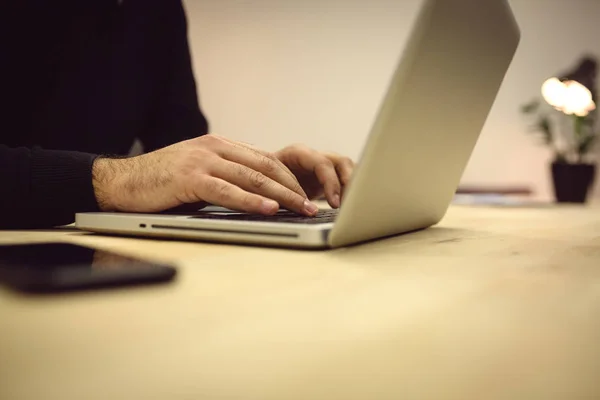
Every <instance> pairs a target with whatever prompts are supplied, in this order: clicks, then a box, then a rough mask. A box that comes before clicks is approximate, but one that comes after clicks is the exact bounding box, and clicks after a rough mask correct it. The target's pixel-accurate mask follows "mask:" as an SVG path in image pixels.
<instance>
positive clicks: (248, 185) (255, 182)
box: [211, 159, 318, 216]
mask: <svg viewBox="0 0 600 400" xmlns="http://www.w3.org/2000/svg"><path fill="white" fill-rule="evenodd" d="M211 174H212V175H213V176H215V177H217V178H220V179H223V180H225V181H227V182H230V183H233V184H234V185H237V186H239V187H240V188H242V189H244V190H246V191H249V192H252V193H256V194H259V195H261V196H264V197H266V198H269V199H273V200H275V201H277V203H279V205H281V206H282V207H284V208H286V209H288V210H291V211H294V212H296V213H299V214H303V215H308V216H313V215H315V214H316V213H317V212H318V208H317V206H316V205H314V204H312V203H311V202H310V201H308V199H306V197H304V196H301V195H299V194H298V193H296V192H294V191H293V190H290V189H289V188H287V187H285V186H283V185H281V184H280V183H279V182H276V181H275V180H273V179H271V178H269V177H268V176H266V175H264V174H262V173H261V172H259V171H255V170H253V169H251V168H248V167H247V166H245V165H242V164H237V163H234V162H232V161H228V160H223V159H222V160H221V161H220V162H217V163H215V164H214V165H213V167H212V169H211Z"/></svg>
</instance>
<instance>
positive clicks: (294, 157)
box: [288, 146, 341, 208]
mask: <svg viewBox="0 0 600 400" xmlns="http://www.w3.org/2000/svg"><path fill="white" fill-rule="evenodd" d="M288 157H290V159H289V161H290V162H291V163H293V164H295V165H297V166H299V167H300V168H302V169H303V170H305V171H307V172H312V173H313V174H314V175H315V177H316V178H317V181H318V182H319V183H320V184H321V186H322V187H323V191H324V193H325V198H326V199H327V202H328V203H329V205H330V206H332V207H333V208H338V207H339V206H340V199H341V183H340V180H339V178H338V176H337V172H336V171H335V166H334V165H333V162H331V160H329V159H328V158H327V157H325V155H323V154H321V153H319V152H318V151H316V150H313V149H311V148H308V147H305V146H294V150H293V151H290V152H289V154H288Z"/></svg>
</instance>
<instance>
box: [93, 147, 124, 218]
mask: <svg viewBox="0 0 600 400" xmlns="http://www.w3.org/2000/svg"><path fill="white" fill-rule="evenodd" d="M124 161H125V160H124V159H111V158H105V157H98V158H96V160H95V161H94V164H93V165H92V186H93V187H94V195H95V196H96V202H97V203H98V207H99V208H100V210H101V211H118V210H119V206H118V204H119V201H118V199H117V195H118V193H119V189H118V185H119V182H120V181H121V180H122V176H120V175H122V173H123V171H126V169H125V168H123V166H122V165H121V164H123V162H124Z"/></svg>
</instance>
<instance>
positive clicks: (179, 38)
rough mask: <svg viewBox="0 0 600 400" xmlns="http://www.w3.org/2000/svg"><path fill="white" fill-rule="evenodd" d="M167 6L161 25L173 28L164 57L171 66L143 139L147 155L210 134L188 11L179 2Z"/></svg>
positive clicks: (167, 37)
mask: <svg viewBox="0 0 600 400" xmlns="http://www.w3.org/2000/svg"><path fill="white" fill-rule="evenodd" d="M168 4H169V10H168V12H165V14H166V15H163V17H162V22H163V23H165V24H168V26H169V28H170V29H168V32H167V33H166V35H165V38H164V40H166V41H168V46H167V48H168V49H169V50H168V53H167V54H165V55H164V57H165V59H166V60H169V61H170V63H169V65H168V67H167V70H166V79H165V85H164V86H163V92H162V93H161V95H160V96H159V97H158V101H157V102H156V104H155V107H154V109H155V112H154V113H153V117H152V121H151V123H150V124H149V126H148V129H146V130H145V131H144V132H143V133H142V134H141V137H140V139H141V141H142V144H143V145H144V150H145V151H147V152H148V151H153V150H156V149H159V148H162V147H165V146H168V145H171V144H173V143H177V142H180V141H182V140H186V139H191V138H194V137H198V136H202V135H204V134H206V133H207V132H208V122H207V120H206V118H205V117H204V115H203V113H202V111H201V110H200V105H199V102H198V95H197V91H196V80H195V78H194V73H193V69H192V61H191V57H190V48H189V43H188V37H187V19H186V15H185V10H184V8H183V5H182V3H181V1H180V0H176V1H171V2H170V3H168Z"/></svg>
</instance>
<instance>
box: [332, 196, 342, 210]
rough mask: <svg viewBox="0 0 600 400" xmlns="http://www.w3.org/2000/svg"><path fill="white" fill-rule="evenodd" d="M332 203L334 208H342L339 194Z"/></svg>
mask: <svg viewBox="0 0 600 400" xmlns="http://www.w3.org/2000/svg"><path fill="white" fill-rule="evenodd" d="M332 201H333V206H334V207H336V208H337V207H339V206H340V195H339V194H337V193H336V194H334V195H333V199H332Z"/></svg>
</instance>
